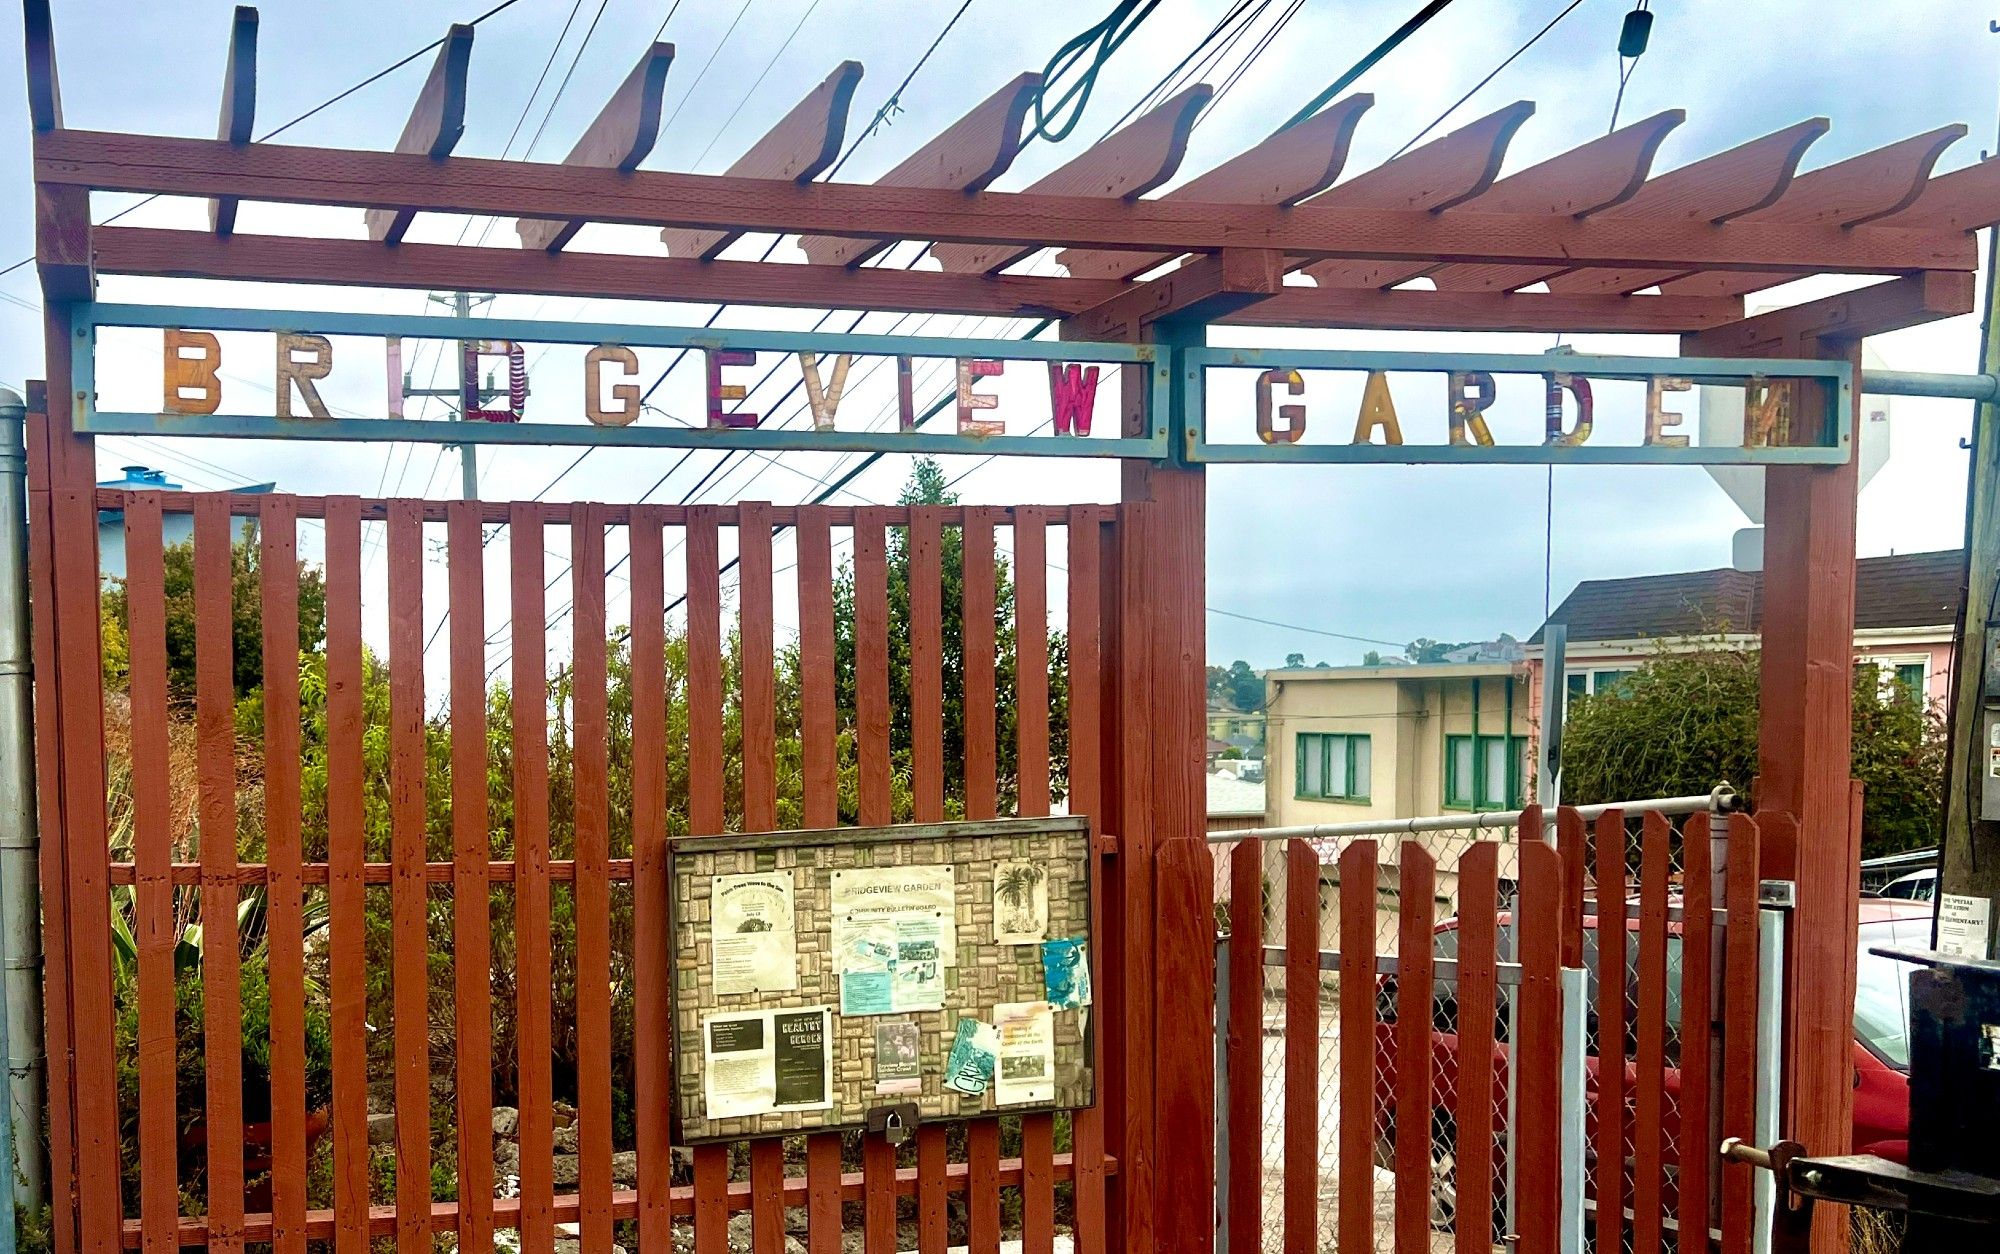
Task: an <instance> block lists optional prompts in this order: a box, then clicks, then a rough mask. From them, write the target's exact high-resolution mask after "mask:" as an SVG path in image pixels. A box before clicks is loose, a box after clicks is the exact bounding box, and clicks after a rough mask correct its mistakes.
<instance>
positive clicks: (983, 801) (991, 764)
mask: <svg viewBox="0 0 2000 1254" xmlns="http://www.w3.org/2000/svg"><path fill="white" fill-rule="evenodd" d="M993 519H994V515H993V514H992V512H990V511H987V510H971V511H968V512H967V515H966V523H965V530H964V543H963V545H962V546H961V548H962V552H963V554H964V580H963V586H964V589H965V591H964V614H965V618H964V629H963V631H964V634H963V640H964V642H965V643H964V655H965V696H964V703H963V704H964V710H965V817H966V818H968V819H990V818H993V817H994V816H995V813H996V805H997V801H996V797H995V788H996V785H995V779H996V776H997V773H998V764H997V762H996V758H997V749H996V744H995V736H996V735H997V727H996V725H995V709H994V683H995V681H994V656H993V650H994V634H995V625H994V621H993V615H994V557H993ZM966 1157H967V1160H968V1162H969V1164H970V1166H971V1181H970V1186H969V1189H968V1192H967V1196H966V1205H967V1208H968V1212H969V1214H968V1218H969V1225H968V1226H969V1232H970V1236H969V1243H970V1246H971V1249H972V1250H973V1251H974V1252H975V1254H982V1252H984V1251H990V1250H993V1249H995V1248H997V1246H998V1245H999V1242H1000V1124H999V1122H998V1121H997V1120H994V1119H977V1120H974V1121H973V1122H972V1123H971V1124H970V1125H969V1126H968V1127H967V1128H966Z"/></svg>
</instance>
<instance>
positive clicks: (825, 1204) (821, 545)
mask: <svg viewBox="0 0 2000 1254" xmlns="http://www.w3.org/2000/svg"><path fill="white" fill-rule="evenodd" d="M794 544H795V545H796V547H797V550H798V555H799V687H800V700H799V723H800V733H801V735H802V737H803V739H804V744H802V745H801V746H800V751H801V754H802V758H803V763H804V768H805V770H804V774H805V780H804V812H805V824H806V826H807V827H809V828H819V827H832V826H834V825H835V824H837V823H838V822H840V779H839V772H840V763H839V747H838V736H839V718H840V711H839V708H838V702H837V698H836V695H835V688H834V648H833V538H832V536H831V534H830V529H829V526H828V522H827V514H826V511H825V510H824V509H821V508H811V507H806V508H802V509H801V510H800V512H799V526H798V534H797V535H796V537H795V538H794ZM806 1180H807V1204H806V1241H807V1242H808V1246H809V1248H810V1249H811V1250H812V1252H813V1254H838V1251H839V1250H840V1227H841V1219H840V1134H839V1133H837V1132H822V1133H818V1134H816V1135H814V1136H810V1137H807V1138H806Z"/></svg>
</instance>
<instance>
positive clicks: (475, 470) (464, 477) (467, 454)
mask: <svg viewBox="0 0 2000 1254" xmlns="http://www.w3.org/2000/svg"><path fill="white" fill-rule="evenodd" d="M430 299H431V300H432V301H434V302H436V303H437V304H440V305H448V306H450V307H451V311H452V313H453V314H454V315H456V316H457V317H459V318H469V317H471V316H472V311H473V309H474V308H476V307H478V306H480V305H486V304H491V303H492V301H493V297H492V296H491V295H474V294H473V293H471V292H453V293H452V294H451V296H450V297H449V298H446V297H443V296H433V297H431V298H430ZM468 371H471V372H472V373H468ZM478 384H479V379H478V376H477V373H476V367H468V366H467V365H466V359H465V346H464V344H463V342H461V343H460V345H459V352H458V386H457V387H456V388H412V387H405V388H404V389H403V395H405V396H437V397H442V398H444V399H445V402H446V404H447V405H449V406H450V407H451V420H452V421H453V422H462V421H464V419H465V396H466V393H467V392H468V391H469V390H471V389H472V388H475V387H477V386H478ZM478 396H479V397H480V400H481V401H482V403H483V402H484V401H485V400H486V399H487V397H486V391H485V389H483V388H482V389H480V391H479V392H478ZM458 494H459V496H460V497H461V498H463V499H464V500H468V501H470V500H472V499H473V498H474V497H476V496H478V495H479V454H478V449H477V446H476V445H473V444H461V445H459V446H458Z"/></svg>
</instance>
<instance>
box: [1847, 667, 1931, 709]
mask: <svg viewBox="0 0 2000 1254" xmlns="http://www.w3.org/2000/svg"><path fill="white" fill-rule="evenodd" d="M1863 667H1869V668H1872V669H1873V670H1874V672H1875V686H1876V689H1877V691H1878V692H1880V693H1881V696H1882V700H1883V701H1884V702H1890V701H1899V700H1902V699H1904V698H1908V699H1909V700H1911V701H1914V702H1915V703H1916V704H1917V705H1918V706H1923V705H1925V704H1927V703H1928V702H1929V700H1930V691H1929V687H1930V686H1929V683H1928V681H1929V679H1930V659H1928V658H1926V657H1922V656H1917V657H1910V656H1907V655H1906V656H1903V657H1883V656H1880V655H1875V656H1864V657H1857V658H1855V659H1854V670H1855V677H1856V678H1857V679H1859V678H1861V674H1860V672H1861V669H1862V668H1863Z"/></svg>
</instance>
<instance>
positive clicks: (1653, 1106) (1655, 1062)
mask: <svg viewBox="0 0 2000 1254" xmlns="http://www.w3.org/2000/svg"><path fill="white" fill-rule="evenodd" d="M1644 833H1645V835H1644V839H1643V843H1642V845H1641V848H1640V852H1639V1004H1638V1013H1637V1015H1636V1018H1637V1021H1638V1025H1639V1048H1638V1051H1637V1054H1636V1058H1635V1067H1636V1070H1635V1073H1634V1075H1635V1081H1634V1086H1633V1100H1634V1110H1633V1115H1632V1141H1633V1145H1632V1249H1633V1252H1634V1254H1650V1252H1651V1251H1655V1250H1658V1249H1660V1248H1661V1243H1662V1241H1663V1239H1664V1232H1663V1227H1662V1224H1661V1206H1662V1198H1663V1194H1664V1189H1663V1183H1664V1181H1663V1178H1662V1172H1663V1171H1664V1170H1665V1162H1666V1160H1665V1155H1664V1153H1663V1152H1662V1151H1663V1148H1664V1146H1663V1142H1664V1140H1665V1128H1664V1126H1663V1123H1664V1115H1665V1081H1666V1074H1665V1073H1666V1067H1667V889H1668V884H1667V876H1668V874H1669V872H1670V869H1671V868H1670V862H1669V858H1670V850H1669V848H1668V842H1669V841H1671V840H1672V839H1673V828H1672V827H1671V826H1669V825H1668V823H1667V820H1666V819H1665V818H1664V817H1663V816H1661V815H1658V814H1653V813H1648V814H1647V815H1646V818H1645V824H1644Z"/></svg>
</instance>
